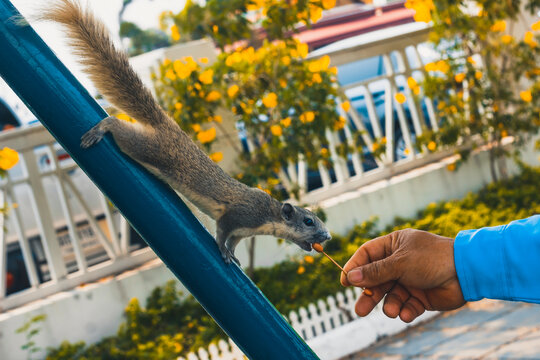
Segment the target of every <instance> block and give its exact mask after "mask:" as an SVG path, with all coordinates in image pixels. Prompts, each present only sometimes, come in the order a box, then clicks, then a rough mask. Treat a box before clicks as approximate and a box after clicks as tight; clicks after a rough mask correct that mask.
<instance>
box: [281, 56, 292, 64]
mask: <svg viewBox="0 0 540 360" xmlns="http://www.w3.org/2000/svg"><path fill="white" fill-rule="evenodd" d="M281 63H282V64H283V65H285V66H288V65H289V64H290V63H291V58H290V57H289V56H283V57H282V58H281Z"/></svg>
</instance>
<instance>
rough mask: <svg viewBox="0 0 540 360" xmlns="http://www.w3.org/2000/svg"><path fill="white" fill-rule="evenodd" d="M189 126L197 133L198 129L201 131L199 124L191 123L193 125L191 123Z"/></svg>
mask: <svg viewBox="0 0 540 360" xmlns="http://www.w3.org/2000/svg"><path fill="white" fill-rule="evenodd" d="M191 128H192V129H193V130H194V131H195V132H196V133H198V132H199V131H201V125H199V124H193V125H191Z"/></svg>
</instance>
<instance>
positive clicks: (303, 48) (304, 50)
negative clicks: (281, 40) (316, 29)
mask: <svg viewBox="0 0 540 360" xmlns="http://www.w3.org/2000/svg"><path fill="white" fill-rule="evenodd" d="M296 50H297V51H298V55H300V56H301V57H302V58H305V57H306V56H307V54H308V51H309V47H308V44H304V43H301V42H299V43H298V45H297V46H296Z"/></svg>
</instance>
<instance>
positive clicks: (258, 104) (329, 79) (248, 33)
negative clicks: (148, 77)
mask: <svg viewBox="0 0 540 360" xmlns="http://www.w3.org/2000/svg"><path fill="white" fill-rule="evenodd" d="M334 5H335V0H324V1H318V0H317V1H311V0H310V1H307V0H297V1H276V0H256V1H247V0H235V1H227V2H224V1H219V0H210V1H207V2H206V5H205V6H201V5H198V4H195V3H192V2H188V4H187V5H186V8H185V9H184V10H183V11H182V12H180V13H179V14H176V15H174V14H172V13H165V14H164V15H163V16H162V24H163V25H164V26H167V25H166V24H167V22H168V23H169V24H170V23H172V24H173V25H172V26H171V29H172V30H171V36H172V35H174V34H176V33H177V32H178V31H180V32H182V33H185V34H187V35H186V36H185V37H188V38H199V37H202V36H208V37H211V38H212V39H213V40H214V41H215V43H216V45H217V46H218V47H220V48H221V49H222V52H221V54H220V55H219V56H218V59H217V61H216V62H215V63H214V64H213V65H211V66H206V64H205V61H202V60H203V59H200V60H199V61H196V60H194V59H192V58H189V57H186V58H184V59H180V60H175V61H174V62H171V61H170V60H165V62H164V63H163V64H161V66H160V69H159V71H158V74H156V75H155V80H156V81H155V84H156V92H157V95H158V97H159V99H160V100H161V102H162V104H163V105H164V106H165V107H166V108H167V109H168V110H169V111H170V112H171V113H172V114H173V116H174V118H175V119H176V121H177V122H178V123H179V124H180V126H181V127H182V128H183V129H184V130H186V131H187V132H188V133H190V134H192V136H193V137H194V139H195V140H197V141H198V142H199V143H200V144H201V145H202V146H203V147H204V148H205V149H206V150H207V151H208V152H209V153H211V155H210V156H211V158H212V159H214V160H215V161H219V160H221V159H222V158H223V154H221V153H212V150H211V148H212V144H213V143H214V140H215V134H216V130H215V129H216V128H217V127H219V126H220V123H221V121H222V119H221V117H220V116H216V115H215V111H216V109H218V108H224V109H227V110H229V111H230V113H232V116H234V120H236V121H238V122H239V124H240V126H241V127H242V130H243V133H244V134H245V136H246V141H247V142H248V143H249V146H250V147H251V149H250V150H251V151H250V153H245V152H243V151H241V150H240V149H238V150H239V151H238V156H239V159H240V162H239V168H240V173H239V174H237V178H238V179H239V180H241V181H243V182H245V183H246V184H248V185H250V186H258V187H260V188H261V189H263V190H265V191H267V192H269V193H271V194H272V195H274V196H276V197H278V198H282V197H284V196H286V195H287V194H284V193H283V191H282V189H283V187H285V189H286V191H287V192H288V195H294V196H296V197H298V196H299V190H300V189H298V187H297V185H296V184H292V183H290V181H288V178H287V176H286V173H285V171H284V168H285V167H286V166H287V165H288V164H290V163H296V162H297V161H298V160H299V156H301V157H302V159H304V160H305V161H306V162H307V164H308V166H309V167H310V168H314V169H315V168H317V167H318V165H319V164H321V163H322V164H324V165H326V166H330V165H331V163H330V156H329V154H328V150H327V146H328V144H327V139H326V131H327V129H333V130H337V131H339V130H341V129H343V127H344V126H345V122H346V120H345V119H344V118H342V117H340V116H339V115H338V114H337V112H336V105H337V102H336V98H337V97H338V93H337V84H336V74H337V69H336V68H335V67H331V65H330V58H329V57H328V56H325V57H322V58H321V59H317V60H310V61H306V60H305V58H306V56H307V54H308V46H307V44H303V43H301V42H299V41H298V40H296V39H294V38H293V37H292V36H291V34H292V33H293V32H294V30H295V25H296V24H297V23H298V22H299V21H300V22H304V23H305V24H307V25H310V24H312V23H314V22H316V21H317V20H318V19H319V18H320V17H321V14H322V10H323V9H328V8H331V7H333V6H334ZM197 19H199V20H200V21H199V20H197ZM258 29H262V30H258ZM261 31H263V32H264V36H261V34H260V33H261ZM177 38H178V39H181V38H183V37H177ZM342 150H343V151H341V155H343V156H346V155H347V149H342ZM300 154H301V155H300Z"/></svg>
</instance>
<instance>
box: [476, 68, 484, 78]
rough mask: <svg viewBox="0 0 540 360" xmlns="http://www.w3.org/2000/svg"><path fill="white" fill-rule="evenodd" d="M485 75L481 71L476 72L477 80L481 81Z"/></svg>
mask: <svg viewBox="0 0 540 360" xmlns="http://www.w3.org/2000/svg"><path fill="white" fill-rule="evenodd" d="M483 75H484V74H483V73H482V72H481V71H478V70H477V71H475V72H474V77H475V78H476V80H480V79H481V78H482V76H483Z"/></svg>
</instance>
